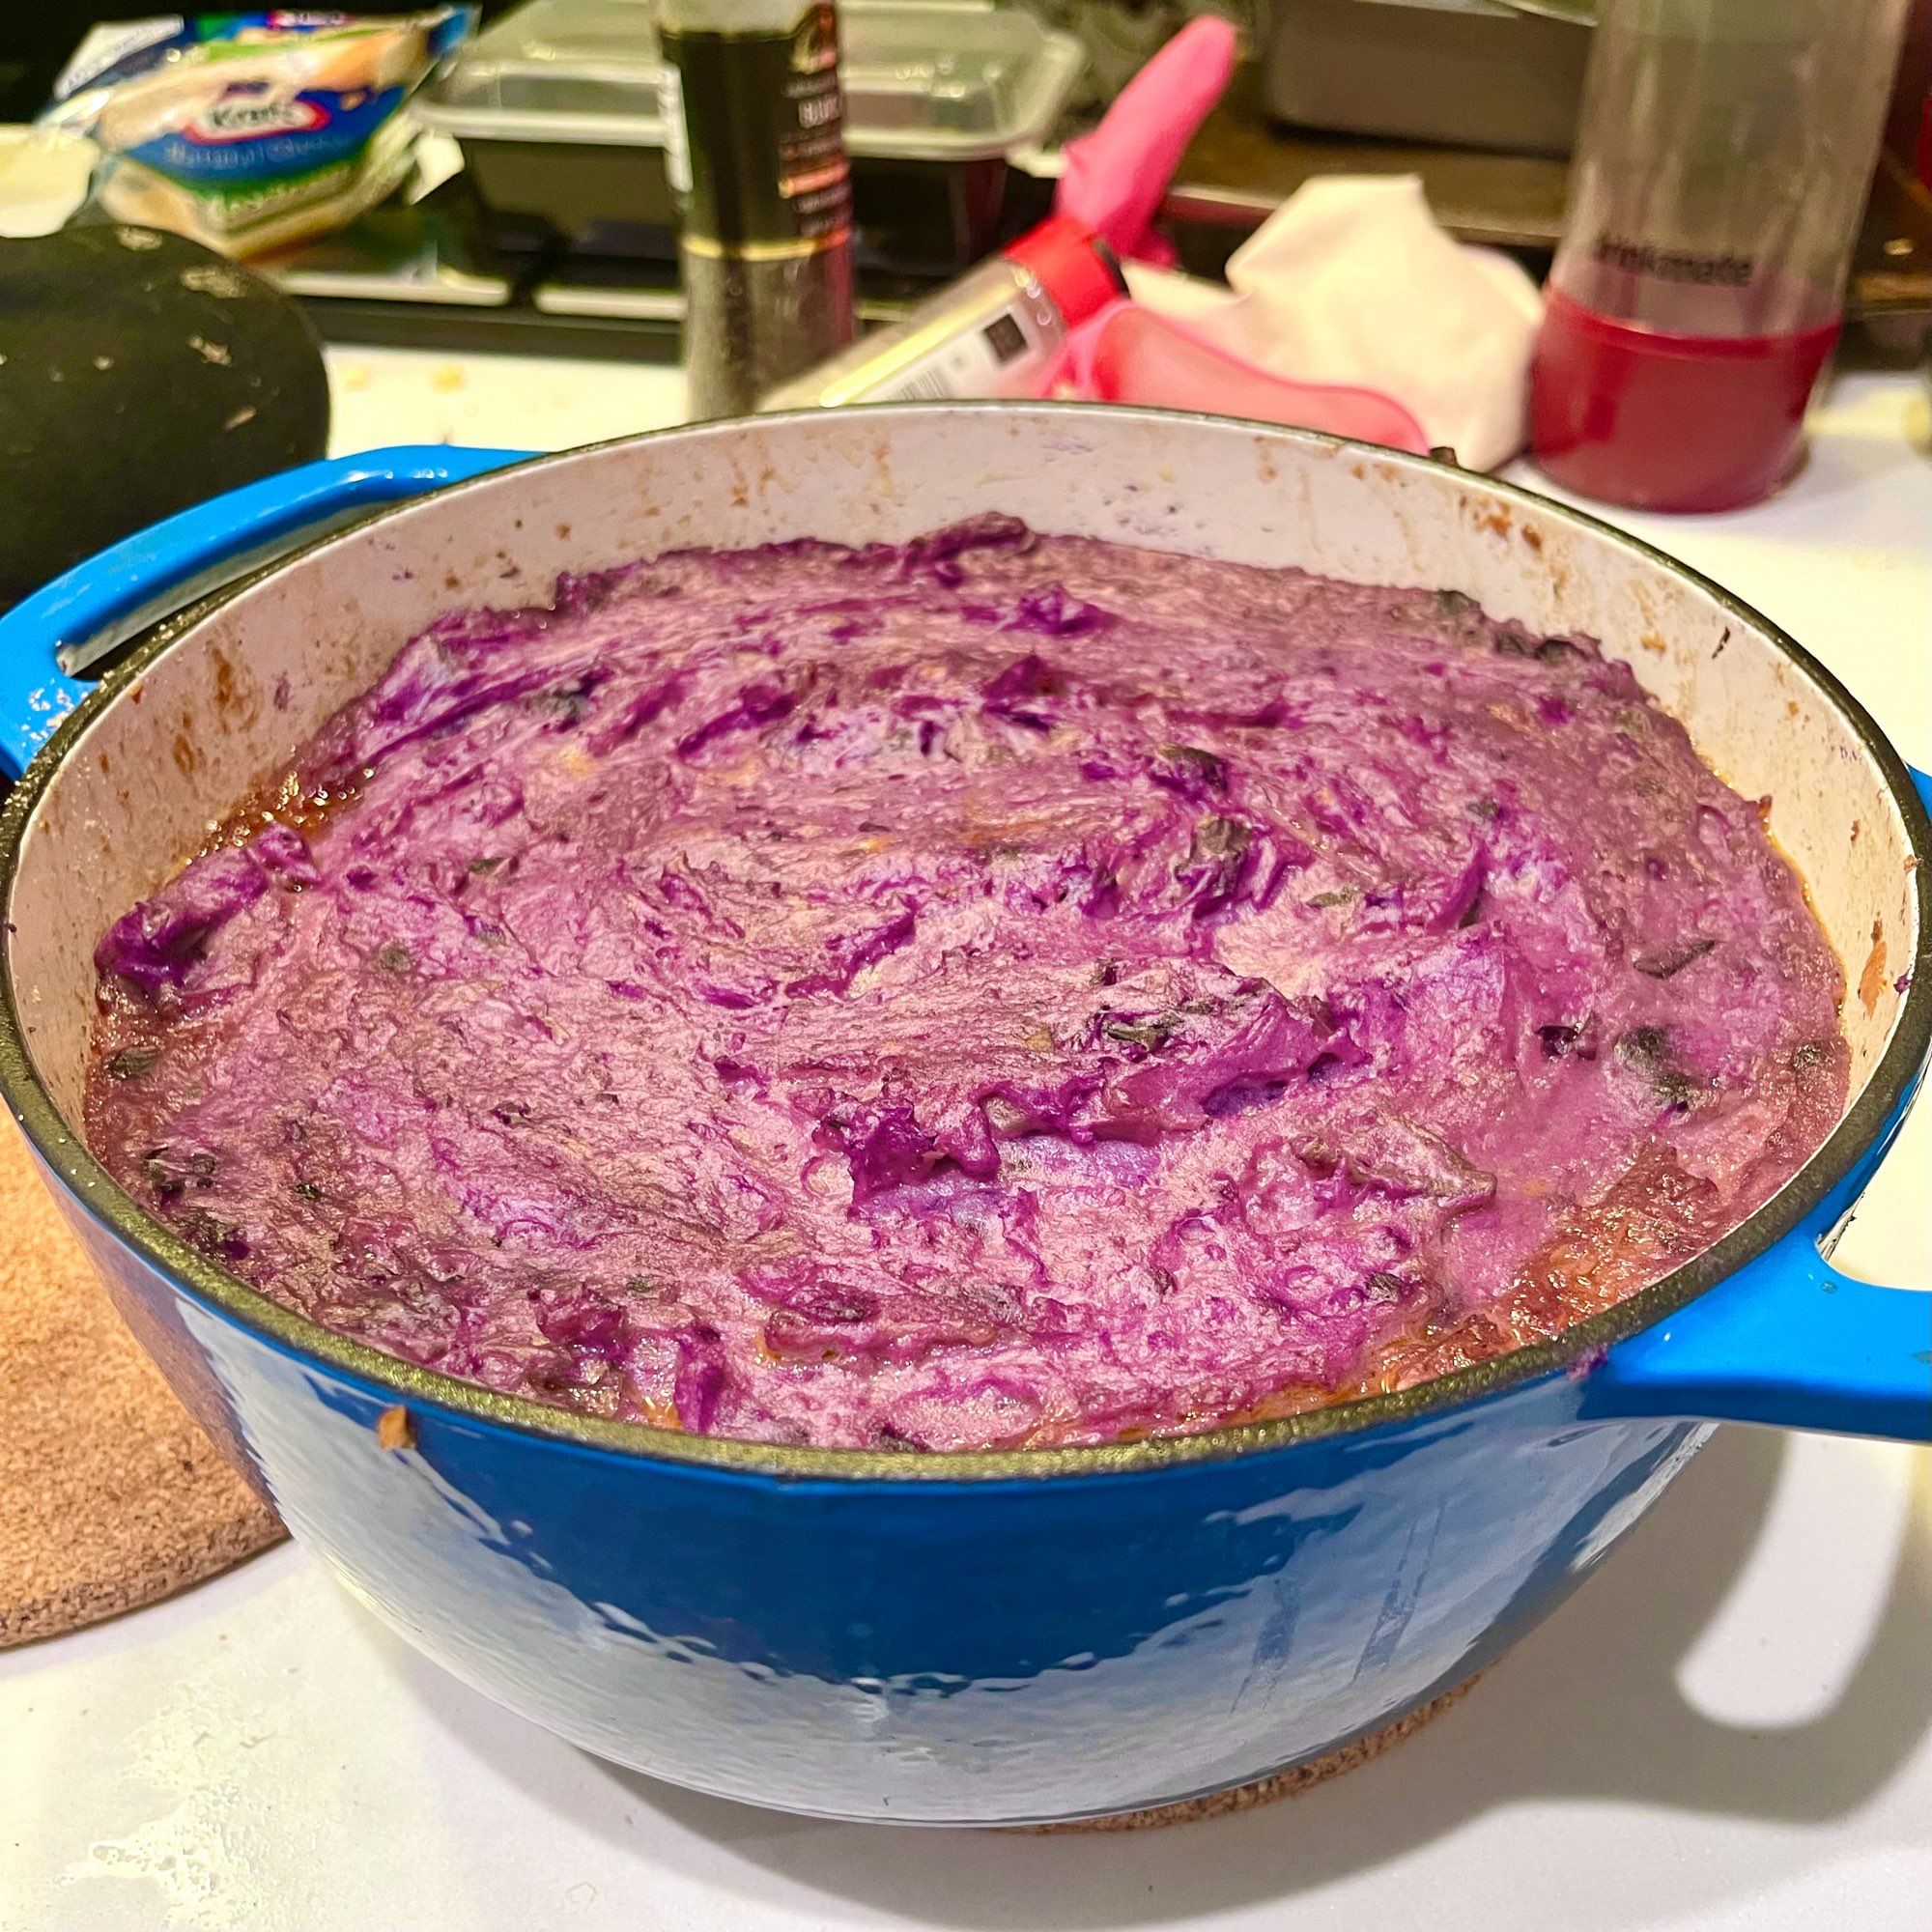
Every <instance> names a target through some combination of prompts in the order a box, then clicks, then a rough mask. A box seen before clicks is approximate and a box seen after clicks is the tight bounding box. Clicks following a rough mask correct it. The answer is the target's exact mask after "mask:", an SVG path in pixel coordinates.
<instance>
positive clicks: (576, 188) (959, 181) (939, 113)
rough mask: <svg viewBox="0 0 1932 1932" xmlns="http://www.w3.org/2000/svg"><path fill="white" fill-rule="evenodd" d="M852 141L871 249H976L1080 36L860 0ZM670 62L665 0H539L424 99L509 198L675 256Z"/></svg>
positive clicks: (496, 30) (574, 234) (486, 185)
mask: <svg viewBox="0 0 1932 1932" xmlns="http://www.w3.org/2000/svg"><path fill="white" fill-rule="evenodd" d="M839 23H840V38H841V41H842V43H843V58H842V62H841V67H842V71H843V77H844V82H845V139H846V146H847V148H848V150H849V151H850V153H851V156H852V162H853V175H852V178H853V195H854V202H855V206H856V212H857V216H858V223H859V229H860V235H861V239H862V242H863V244H864V252H865V253H866V255H867V257H869V258H870V259H873V260H877V261H882V262H890V263H892V264H894V265H895V266H897V267H902V268H908V269H914V270H933V271H937V270H948V269H952V268H958V267H961V266H963V265H964V264H966V263H968V262H970V261H973V260H975V259H976V258H977V257H979V256H980V255H981V254H983V253H984V252H985V251H986V249H987V248H988V247H990V246H991V245H992V242H993V241H994V239H995V235H996V232H997V229H998V224H999V219H1000V210H1001V205H1002V202H1003V199H1004V194H1005V185H1006V175H1007V168H1008V163H1009V157H1010V156H1012V155H1013V153H1014V151H1015V150H1017V149H1023V148H1026V147H1030V146H1032V145H1034V144H1036V143H1037V142H1039V141H1041V140H1043V139H1044V138H1045V137H1046V135H1047V134H1048V133H1049V132H1050V130H1051V129H1052V128H1053V126H1054V124H1055V122H1056V121H1057V120H1058V118H1059V116H1060V114H1061V111H1062V109H1063V108H1064V107H1065V103H1066V100H1067V98H1068V96H1069V94H1070V93H1071V91H1072V88H1073V84H1074V82H1075V81H1076V80H1077V79H1078V77H1079V74H1080V71H1081V68H1082V66H1083V62H1084V56H1083V55H1082V53H1081V50H1080V45H1079V43H1078V42H1077V41H1076V40H1074V38H1073V37H1072V36H1071V35H1069V34H1063V33H1057V32H1055V31H1053V30H1052V29H1050V28H1047V27H1044V26H1042V25H1041V24H1040V23H1039V22H1038V21H1037V20H1036V19H1035V18H1034V17H1033V16H1032V15H1031V14H1026V13H1022V12H1020V11H1018V10H1016V9H1009V8H1002V7H995V6H992V5H988V4H983V0H981V3H980V4H976V0H846V4H845V5H844V6H842V7H841V8H840V9H839ZM663 74H664V61H663V57H662V55H661V54H660V52H659V49H658V41H657V34H656V31H655V29H654V27H653V25H652V20H651V9H650V6H649V5H648V0H530V4H529V5H527V6H525V7H520V8H518V9H517V10H516V11H515V12H514V13H512V14H506V15H504V17H503V18H502V19H501V20H499V21H497V23H496V25H494V26H493V27H491V28H489V29H488V30H487V31H486V32H485V33H483V34H482V35H480V36H479V37H478V38H477V40H476V41H475V42H474V43H473V44H471V45H470V46H469V48H467V49H466V50H465V51H464V52H463V53H462V54H461V55H460V56H459V57H458V59H457V60H456V61H455V62H454V63H453V64H452V66H451V67H450V69H449V71H447V72H446V73H444V74H443V75H442V76H441V77H440V79H439V80H438V81H436V82H435V83H434V84H433V85H432V86H431V87H429V88H427V89H425V90H424V92H423V94H422V95H421V96H419V97H418V102H417V109H418V112H419V113H420V115H421V117H422V119H423V120H424V122H425V123H426V124H427V125H428V126H430V127H432V128H439V129H440V130H441V131H442V132H444V133H447V134H451V135H454V136H455V138H456V139H457V140H458V141H459V142H460V143H461V144H462V147H463V154H464V161H465V165H466V166H467V168H468V169H469V173H470V175H471V176H472V178H473V179H474V181H475V183H476V186H477V189H478V191H479V193H480V194H481V195H482V198H483V200H484V201H485V203H486V204H487V205H488V206H489V208H490V209H491V210H492V211H493V212H494V213H498V214H502V215H511V216H522V217H530V216H534V217H536V218H538V219H541V220H543V221H544V222H546V223H547V224H548V225H549V226H550V227H551V228H552V229H553V230H554V232H555V233H557V234H558V235H559V236H560V237H561V238H562V239H563V240H564V241H566V242H567V243H568V244H569V245H571V246H573V247H575V248H578V249H581V250H583V251H585V252H589V253H594V254H620V255H642V256H657V257H668V256H669V255H671V254H674V253H675V245H676V232H677V213H676V208H675V204H674V202H673V199H672V196H671V192H670V187H669V184H668V182H667V180H666V179H665V172H664V131H665V130H664V118H663V114H662V111H661V108H660V105H659V93H658V90H659V83H660V80H661V78H662V76H663Z"/></svg>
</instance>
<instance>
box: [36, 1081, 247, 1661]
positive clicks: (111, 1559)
mask: <svg viewBox="0 0 1932 1932" xmlns="http://www.w3.org/2000/svg"><path fill="white" fill-rule="evenodd" d="M0 1417H4V1421H0V1650H4V1649H6V1648H8V1647H9V1646H10V1645H13V1644H20V1643H31V1642H33V1641H34V1640H35V1639H36V1638H37V1637H43V1636H58V1635H60V1634H61V1633H62V1632H64V1631H71V1630H78V1629H80V1628H81V1627H82V1626H83V1625H85V1624H91V1623H98V1622H99V1620H100V1619H101V1618H102V1617H111V1616H115V1615H118V1614H119V1613H120V1612H121V1611H123V1610H135V1609H139V1608H140V1607H141V1606H142V1605H144V1604H152V1603H154V1602H155V1601H156V1599H158V1598H161V1597H166V1596H171V1595H172V1594H173V1593H174V1592H175V1591H177V1590H182V1589H185V1588H186V1587H187V1586H188V1585H189V1584H190V1583H198V1582H200V1581H201V1580H202V1579H203V1578H204V1577H213V1575H214V1574H215V1573H216V1572H217V1571H221V1570H226V1569H227V1568H229V1566H230V1565H231V1564H235V1563H239V1562H240V1561H241V1559H242V1557H244V1556H252V1555H253V1554H254V1553H255V1552H256V1551H257V1550H258V1549H263V1548H267V1547H268V1545H270V1544H271V1543H274V1542H277V1541H279V1540H280V1538H281V1537H282V1535H283V1533H284V1532H283V1530H282V1526H281V1524H280V1523H279V1522H277V1521H276V1520H275V1518H274V1516H273V1515H272V1514H271V1513H270V1510H269V1509H268V1508H266V1507H265V1506H264V1505H263V1504H262V1503H261V1502H260V1501H259V1500H258V1499H257V1497H256V1496H255V1493H254V1492H253V1491H251V1490H250V1489H248V1488H247V1486H246V1485H245V1484H244V1483H243V1482H242V1481H241V1477H239V1476H238V1475H236V1474H235V1472H234V1471H233V1470H232V1469H230V1468H229V1466H228V1464H227V1463H224V1462H223V1461H222V1460H221V1458H220V1456H219V1455H218V1454H217V1453H216V1451H215V1449H214V1447H213V1444H212V1443H210V1441H209V1440H208V1438H207V1436H205V1435H202V1433H201V1431H200V1430H198V1429H197V1428H196V1427H195V1426H194V1424H193V1423H192V1422H190V1421H189V1420H188V1417H187V1412H186V1410H185V1409H184V1408H183V1407H182V1406H181V1405H180V1403H178V1402H177V1401H176V1400H175V1399H174V1397H173V1396H172V1395H170V1394H169V1392H168V1386H167V1384H166V1383H165V1382H164V1381H163V1380H162V1379H161V1378H160V1374H159V1372H158V1371H157V1370H156V1368H155V1367H154V1365H153V1364H152V1363H151V1362H150V1361H149V1360H148V1358H147V1356H146V1355H144V1354H143V1353H142V1352H141V1349H140V1346H139V1344H137V1343H136V1342H135V1340H134V1338H133V1337H132V1336H131V1335H129V1334H128V1331H127V1329H126V1328H124V1327H123V1326H122V1325H121V1321H120V1318H119V1317H118V1316H117V1315H116V1314H115V1313H114V1309H113V1305H112V1304H111V1303H110V1302H109V1301H108V1299H107V1293H106V1291H105V1290H104V1289H102V1288H101V1286H100V1284H99V1282H98V1281H96V1280H95V1278H94V1274H93V1271H92V1270H91V1269H90V1268H89V1266H88V1264H87V1262H86V1260H85V1259H84V1258H83V1256H82V1255H81V1252H80V1249H79V1248H78V1247H77V1246H75V1244H74V1241H73V1237H72V1236H71V1235H69V1233H68V1232H67V1228H66V1225H65V1223H63V1221H62V1220H61V1218H60V1212H59V1210H58V1209H57V1208H55V1206H54V1203H53V1198H52V1196H51V1195H49V1194H48V1192H47V1190H46V1187H45V1184H44V1183H43V1181H42V1179H41V1178H40V1175H39V1174H38V1173H37V1172H36V1170H35V1168H34V1166H33V1163H32V1161H31V1160H30V1159H29V1157H28V1154H27V1149H26V1144H25V1142H23V1141H22V1140H21V1138H20V1136H19V1133H18V1131H17V1130H16V1129H15V1127H14V1123H13V1122H12V1121H10V1120H8V1119H7V1118H6V1116H5V1115H4V1114H0Z"/></svg>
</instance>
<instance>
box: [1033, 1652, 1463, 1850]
mask: <svg viewBox="0 0 1932 1932" xmlns="http://www.w3.org/2000/svg"><path fill="white" fill-rule="evenodd" d="M1478 1674H1479V1675H1480V1673H1478ZM1475 1682H1476V1679H1475V1678H1474V1677H1465V1678H1464V1679H1463V1682H1462V1683H1460V1684H1458V1685H1457V1686H1456V1687H1455V1688H1454V1689H1453V1690H1445V1691H1443V1692H1442V1694H1441V1695H1440V1696H1439V1697H1432V1698H1431V1699H1430V1700H1429V1702H1428V1703H1426V1704H1424V1705H1422V1706H1421V1707H1420V1709H1418V1710H1414V1711H1411V1712H1410V1713H1409V1714H1408V1716H1407V1717H1406V1718H1398V1719H1396V1720H1395V1722H1394V1723H1392V1724H1384V1725H1383V1726H1382V1728H1381V1729H1380V1730H1378V1731H1371V1732H1370V1733H1369V1735H1368V1736H1367V1737H1365V1738H1357V1739H1356V1740H1355V1742H1354V1743H1353V1744H1351V1745H1344V1746H1343V1747H1342V1748H1341V1749H1340V1750H1335V1751H1330V1752H1329V1753H1328V1754H1327V1756H1326V1757H1318V1758H1311V1759H1310V1760H1309V1761H1308V1762H1307V1763H1306V1764H1293V1765H1290V1766H1289V1768H1288V1769H1287V1770H1286V1771H1278V1772H1276V1773H1275V1774H1274V1776H1271V1777H1258V1778H1256V1779H1255V1781H1254V1782H1253V1783H1252V1784H1237V1785H1236V1786H1234V1787H1233V1788H1232V1789H1231V1790H1228V1791H1210V1792H1209V1793H1208V1795H1207V1797H1205V1798H1187V1799H1183V1800H1182V1801H1181V1802H1180V1803H1179V1804H1155V1805H1152V1806H1151V1807H1150V1808H1149V1809H1148V1810H1145V1811H1115V1812H1111V1813H1109V1815H1108V1816H1106V1817H1104V1818H1075V1819H1073V1820H1072V1821H1070V1822H1069V1823H1067V1824H1065V1825H1033V1826H1029V1827H1027V1828H1026V1829H1027V1830H1028V1831H1029V1832H1031V1833H1034V1834H1036V1835H1037V1836H1040V1837H1047V1836H1051V1835H1054V1834H1056V1833H1062V1832H1147V1831H1152V1830H1155V1829H1157V1828H1158V1827H1160V1826H1162V1825H1191V1824H1193V1823H1194V1822H1195V1821H1196V1820H1197V1819H1201V1818H1225V1817H1228V1816H1229V1815H1230V1814H1231V1813H1233V1812H1236V1811H1252V1810H1253V1809H1254V1808H1255V1806H1256V1805H1257V1804H1274V1803H1276V1802H1277V1801H1278V1800H1280V1799H1283V1798H1299V1797H1300V1796H1301V1794H1302V1793H1303V1792H1304V1791H1311V1790H1313V1789H1314V1787H1315V1786H1316V1785H1318V1784H1326V1783H1327V1781H1328V1780H1329V1779H1330V1778H1331V1777H1340V1776H1342V1774H1343V1773H1344V1772H1345V1771H1353V1770H1354V1769H1355V1767H1356V1766H1357V1765H1363V1764H1367V1763H1368V1761H1369V1760H1370V1759H1371V1758H1372V1757H1380V1756H1381V1754H1382V1752H1383V1751H1385V1750H1387V1749H1388V1748H1389V1747H1391V1746H1393V1745H1399V1744H1401V1743H1402V1741H1403V1739H1404V1738H1406V1737H1410V1736H1413V1734H1414V1733H1415V1732H1417V1731H1419V1730H1420V1729H1421V1728H1422V1727H1423V1725H1424V1724H1426V1723H1428V1722H1429V1721H1430V1720H1431V1719H1435V1718H1439V1717H1440V1716H1441V1715H1442V1713H1443V1712H1444V1711H1446V1710H1447V1709H1448V1708H1449V1706H1450V1705H1451V1704H1453V1703H1455V1702H1456V1700H1457V1699H1458V1698H1459V1697H1461V1696H1462V1695H1463V1692H1465V1691H1466V1690H1468V1689H1469V1687H1470V1686H1471V1685H1472V1684H1474V1683H1475Z"/></svg>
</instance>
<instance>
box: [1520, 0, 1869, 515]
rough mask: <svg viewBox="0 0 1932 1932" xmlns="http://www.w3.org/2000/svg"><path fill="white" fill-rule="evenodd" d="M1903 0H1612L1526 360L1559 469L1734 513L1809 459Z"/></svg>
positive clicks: (1547, 464) (1607, 498) (1589, 491)
mask: <svg viewBox="0 0 1932 1932" xmlns="http://www.w3.org/2000/svg"><path fill="white" fill-rule="evenodd" d="M1905 9H1906V0H1604V4H1603V5H1602V6H1601V7H1600V9H1599V14H1598V25H1597V38H1596V43H1595V47H1594V49H1593V51H1592V54H1591V57H1590V73H1589V81H1588V85H1587V88H1586V91H1585V97H1584V105H1583V120H1582V126H1581V128H1580V130H1579V136H1578V143H1577V158H1576V163H1575V165H1574V168H1573V170H1572V177H1571V201H1570V210H1569V213H1568V215H1567V217H1566V219H1565V222H1564V230H1563V240H1562V244H1561V246H1560V247H1559V248H1558V249H1557V253H1556V261H1555V265H1554V267H1553V268H1552V269H1551V271H1550V277H1549V286H1548V290H1547V291H1546V294H1547V298H1548V303H1547V308H1546V311H1545V315H1544V322H1543V328H1542V331H1541V333H1540V335H1539V337H1538V340H1537V346H1536V354H1535V357H1534V360H1533V362H1532V365H1531V372H1530V443H1531V448H1532V449H1533V451H1534V453H1535V457H1536V461H1537V463H1538V464H1539V466H1540V467H1541V468H1542V469H1544V470H1545V471H1546V473H1547V474H1548V476H1549V477H1550V478H1551V480H1552V481H1554V482H1556V483H1559V484H1561V485H1563V486H1564V487H1565V488H1567V489H1571V490H1575V491H1577V493H1578V494H1579V495H1582V496H1587V497H1597V498H1598V499H1600V500H1601V501H1604V502H1608V503H1624V504H1629V505H1631V506H1633V507H1634V508H1638V509H1650V510H1728V509H1735V508H1737V507H1739V506H1740V505H1743V504H1746V503H1751V502H1755V501H1757V500H1758V499H1759V498H1760V497H1767V496H1769V495H1770V494H1771V493H1772V492H1773V491H1774V490H1776V489H1777V488H1778V487H1779V486H1780V485H1781V484H1783V483H1784V482H1785V481H1786V480H1787V479H1788V478H1789V477H1790V476H1791V475H1792V474H1793V472H1794V471H1795V470H1796V469H1798V467H1799V466H1800V464H1801V463H1802V462H1803V460H1804V411H1805V406H1806V404H1807V403H1808V402H1809V400H1810V397H1811V392H1812V389H1813V388H1814V386H1815V385H1816V384H1817V381H1818V378H1819V374H1820V372H1821V371H1822V370H1823V368H1824V366H1825V363H1826V360H1827V358H1828V357H1829V356H1830V355H1831V353H1832V347H1833V343H1834V342H1835V341H1836V340H1837V336H1838V326H1839V308H1840V302H1841V298H1842V291H1843V287H1844V278H1845V270H1846V268H1847V265H1848V263H1849V261H1850V257H1851V251H1852V245H1853V242H1854V241H1855V240H1856V239H1857V234H1858V223H1859V217H1860V213H1861V210H1862V208H1863V205H1864V197H1865V191H1866V189H1867V187H1868V185H1869V184H1870V180H1871V171H1872V165H1873V162H1874V160H1875V158H1876V156H1877V150H1878V141H1879V133H1880V127H1881V122H1882V119H1883V115H1884V111H1885V105H1886V99H1887V95H1888V92H1889V87H1890V83H1891V76H1892V71H1893V67H1894V64H1895V61H1896V58H1897V53H1898V44H1899V39H1900V36H1901V34H1902V32H1903V29H1904V17H1905Z"/></svg>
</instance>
